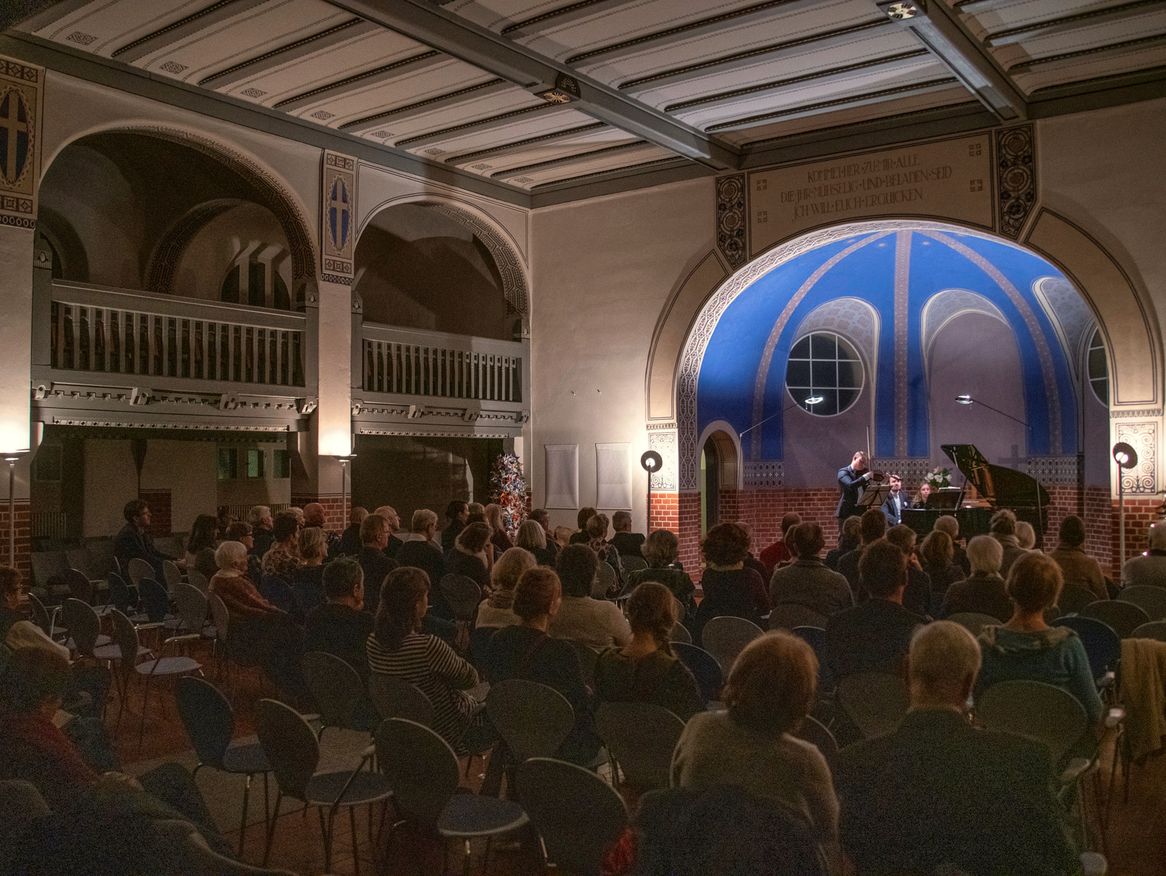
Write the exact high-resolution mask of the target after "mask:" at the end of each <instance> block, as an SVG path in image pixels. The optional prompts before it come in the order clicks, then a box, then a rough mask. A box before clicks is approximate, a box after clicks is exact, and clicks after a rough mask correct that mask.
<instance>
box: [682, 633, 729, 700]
mask: <svg viewBox="0 0 1166 876" xmlns="http://www.w3.org/2000/svg"><path fill="white" fill-rule="evenodd" d="M672 650H673V651H675V652H676V656H677V657H679V658H680V659H681V660H683V661H684V665H685V666H687V667H688V671H689V672H691V673H692V674H693V677H694V678H696V684H697V687H699V688H700V696H701V699H703V700H704V702H705V705H708V704H709V703H710V702H713V701H715V700H719V699H720V698H721V688H722V687H724V686H725V674H724V672H723V671H722V670H721V664H719V663H717V658H715V657H714V656H713V655H712V654H710V653H709V652H708V651H706V650H704V648H698V647H697V646H696V645H686V644H685V643H683V642H676V641H673V643H672Z"/></svg>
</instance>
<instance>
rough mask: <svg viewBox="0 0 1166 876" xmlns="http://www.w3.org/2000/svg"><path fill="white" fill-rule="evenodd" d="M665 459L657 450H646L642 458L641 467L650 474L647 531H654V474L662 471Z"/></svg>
mask: <svg viewBox="0 0 1166 876" xmlns="http://www.w3.org/2000/svg"><path fill="white" fill-rule="evenodd" d="M663 464H664V458H663V457H662V456H660V454H659V453H657V452H656V451H655V450H645V451H644V453H643V455H642V456H641V457H640V467H641V468H642V469H643V470H644V471H646V472H647V473H648V518H647V527H646V528H647V530H648V531H649V532H651V530H652V473H653V472H657V471H659V470H660V466H661V465H663Z"/></svg>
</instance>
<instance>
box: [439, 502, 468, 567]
mask: <svg viewBox="0 0 1166 876" xmlns="http://www.w3.org/2000/svg"><path fill="white" fill-rule="evenodd" d="M469 507H470V506H469V505H467V504H466V503H465V502H463V501H461V500H460V499H454V500H453V501H452V502H450V503H449V504H448V505H446V506H445V520H446V523H445V529H443V530H441V552H442V553H445V554H448V553H449V552H450V551H452V550H453V542H454V539H455V538H457V537H458V533H460V532H461V531H462V529H464V528H465V525H466V518H467V517H469V516H470V510H469Z"/></svg>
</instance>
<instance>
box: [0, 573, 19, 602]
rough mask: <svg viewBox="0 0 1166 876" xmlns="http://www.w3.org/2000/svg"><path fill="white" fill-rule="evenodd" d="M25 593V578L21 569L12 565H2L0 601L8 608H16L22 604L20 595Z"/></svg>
mask: <svg viewBox="0 0 1166 876" xmlns="http://www.w3.org/2000/svg"><path fill="white" fill-rule="evenodd" d="M22 593H24V578H23V577H22V576H21V574H20V570H19V569H14V568H13V567H12V566H0V601H2V602H3V604H4V606H5V607H6V608H10V609H15V608H18V607H19V606H20V596H21V594H22Z"/></svg>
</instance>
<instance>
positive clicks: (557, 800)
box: [516, 757, 628, 876]
mask: <svg viewBox="0 0 1166 876" xmlns="http://www.w3.org/2000/svg"><path fill="white" fill-rule="evenodd" d="M516 779H517V787H518V796H519V799H521V800H522V805H523V808H524V809H526V813H527V815H528V816H530V820H531V822H532V823H533V824H534V826H535V828H536V829H537V830H538V832H539V836H541V837H542V841H543V847H544V848H545V849H546V854H547V859H548V860H549V862H550V863H552V864H554V865H555V866H556V867H557V868H558V869H560V870H562V871H564V872H567V873H571V874H574V876H597V874H598V873H599V872H600V865H601V863H602V861H603V855H604V853H605V852H606V851H607V849H608V847H610V846H611V844H612V843H613V842H615V840H616V839H617V838H618V837H619V835H620V834H621V833H622V832H623V830H624V828H625V827H627V822H628V812H627V807H626V806H624V802H623V798H621V797H620V796H619V794H618V793H616V791H615V789H614V788H612V787H611V785H609V784H607V782H605V781H603V779H601V778H599V777H598V776H596V775H595V774H594V773H592V772H590V771H589V770H586V769H584V768H583V767H578V766H575V765H574V764H570V763H565V762H564V761H560V760H554V759H552V758H547V757H539V758H534V759H532V760H528V761H526V763H523V764H521V765H520V766H519V767H518V769H517V771H516Z"/></svg>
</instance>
